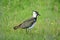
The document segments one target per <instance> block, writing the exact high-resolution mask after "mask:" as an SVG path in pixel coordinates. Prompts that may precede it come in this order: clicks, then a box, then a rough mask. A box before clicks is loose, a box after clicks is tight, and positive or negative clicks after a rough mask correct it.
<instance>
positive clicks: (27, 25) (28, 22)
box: [14, 11, 39, 30]
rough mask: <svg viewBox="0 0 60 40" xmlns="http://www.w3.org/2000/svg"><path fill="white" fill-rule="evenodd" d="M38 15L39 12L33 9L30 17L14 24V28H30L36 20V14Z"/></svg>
mask: <svg viewBox="0 0 60 40" xmlns="http://www.w3.org/2000/svg"><path fill="white" fill-rule="evenodd" d="M38 15H39V13H38V12H37V11H33V16H32V18H30V19H27V20H25V21H24V22H22V23H21V24H19V25H18V26H15V27H14V30H16V29H19V28H22V29H31V28H33V27H34V25H35V23H36V21H37V16H38Z"/></svg>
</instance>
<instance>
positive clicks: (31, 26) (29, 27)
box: [28, 22, 36, 29]
mask: <svg viewBox="0 0 60 40" xmlns="http://www.w3.org/2000/svg"><path fill="white" fill-rule="evenodd" d="M35 24H36V22H35V23H34V24H33V25H32V26H31V27H29V28H28V29H31V28H33V27H34V25H35Z"/></svg>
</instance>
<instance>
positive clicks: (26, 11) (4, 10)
mask: <svg viewBox="0 0 60 40" xmlns="http://www.w3.org/2000/svg"><path fill="white" fill-rule="evenodd" d="M33 10H36V11H38V12H39V14H40V15H41V16H39V17H38V20H37V23H36V25H35V27H34V28H33V29H31V30H30V32H29V33H28V34H26V30H24V29H18V30H14V29H13V27H14V26H16V25H19V24H20V23H22V22H23V21H24V20H26V19H28V18H30V17H31V16H32V12H33ZM0 40H60V0H0Z"/></svg>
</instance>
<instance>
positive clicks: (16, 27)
mask: <svg viewBox="0 0 60 40" xmlns="http://www.w3.org/2000/svg"><path fill="white" fill-rule="evenodd" d="M20 26H21V24H20V25H18V26H15V27H14V28H13V29H14V30H16V29H18V28H20Z"/></svg>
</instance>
